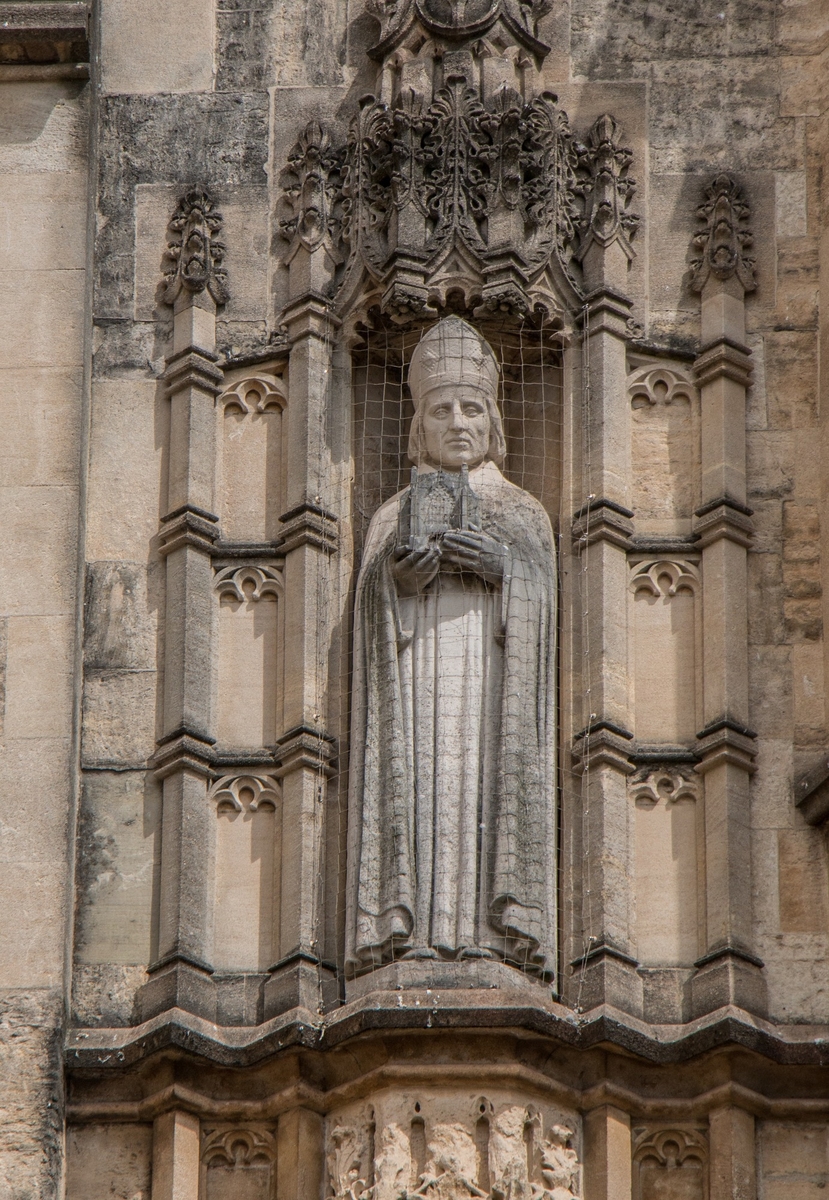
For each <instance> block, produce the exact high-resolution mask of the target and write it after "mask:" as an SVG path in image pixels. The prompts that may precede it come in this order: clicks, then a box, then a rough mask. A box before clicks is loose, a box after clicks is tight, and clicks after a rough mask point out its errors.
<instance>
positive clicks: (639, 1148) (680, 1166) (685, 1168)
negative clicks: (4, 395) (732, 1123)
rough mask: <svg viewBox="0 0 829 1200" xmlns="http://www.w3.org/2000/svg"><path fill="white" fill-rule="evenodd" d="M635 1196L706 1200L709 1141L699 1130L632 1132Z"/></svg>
mask: <svg viewBox="0 0 829 1200" xmlns="http://www.w3.org/2000/svg"><path fill="white" fill-rule="evenodd" d="M633 1176H634V1193H633V1194H634V1196H635V1197H637V1198H640V1200H645V1198H646V1197H649V1196H663V1195H664V1196H677V1197H680V1196H681V1197H683V1200H707V1197H708V1138H707V1131H706V1130H705V1129H704V1128H701V1127H698V1126H675V1127H671V1128H667V1129H657V1130H654V1129H641V1128H638V1129H634V1131H633Z"/></svg>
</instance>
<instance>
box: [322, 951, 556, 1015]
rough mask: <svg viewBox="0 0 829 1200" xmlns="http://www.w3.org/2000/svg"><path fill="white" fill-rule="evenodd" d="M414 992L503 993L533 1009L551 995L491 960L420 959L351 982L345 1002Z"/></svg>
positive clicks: (536, 982) (527, 977)
mask: <svg viewBox="0 0 829 1200" xmlns="http://www.w3.org/2000/svg"><path fill="white" fill-rule="evenodd" d="M412 988H429V989H431V990H433V991H434V990H436V989H438V988H440V989H450V988H451V989H460V990H464V989H466V990H472V989H477V988H486V989H496V988H497V989H500V990H503V991H511V992H524V993H526V994H527V996H528V998H529V999H530V1000H531V1002H532V1003H533V1004H534V1005H538V1004H544V1002H545V1000H547V999H549V997H550V995H551V993H550V988H549V986H548V985H547V984H544V983H541V982H539V980H537V979H535V978H533V976H531V975H526V974H524V973H523V972H522V971H519V970H517V969H516V968H515V967H510V966H508V965H507V964H506V963H502V962H496V961H494V960H492V959H485V958H479V959H469V960H467V961H465V962H443V961H441V960H440V959H429V958H421V959H414V960H412V961H408V962H394V963H388V964H387V965H386V966H384V967H378V968H377V970H376V971H369V972H367V973H366V974H365V975H359V976H358V977H357V978H356V979H349V980H348V982H347V983H346V985H345V998H346V1002H348V1001H351V1000H359V999H362V997H363V996H368V995H370V994H371V993H372V992H389V991H396V990H409V989H412Z"/></svg>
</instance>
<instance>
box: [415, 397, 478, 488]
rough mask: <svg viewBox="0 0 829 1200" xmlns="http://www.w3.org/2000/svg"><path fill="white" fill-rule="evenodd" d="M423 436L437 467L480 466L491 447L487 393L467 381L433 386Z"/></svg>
mask: <svg viewBox="0 0 829 1200" xmlns="http://www.w3.org/2000/svg"><path fill="white" fill-rule="evenodd" d="M422 404H423V418H422V421H423V440H424V443H425V447H426V459H427V461H428V462H429V463H431V465H432V466H433V467H445V468H446V470H448V471H459V470H460V469H461V467H463V466H467V467H477V466H479V465H480V464H481V463H482V462H483V461H484V459H485V458H486V456H487V451H488V449H489V431H490V421H489V411H488V409H487V404H486V399H485V397H484V395H483V393H482V392H481V391H480V390H479V389H478V388H475V387H468V386H465V385H464V384H454V383H453V384H445V385H443V386H441V387H436V388H433V389H432V390H431V391H430V392H429V393H428V395H427V396H425V397H424V399H423V401H422Z"/></svg>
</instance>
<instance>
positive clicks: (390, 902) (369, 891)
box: [346, 462, 556, 978]
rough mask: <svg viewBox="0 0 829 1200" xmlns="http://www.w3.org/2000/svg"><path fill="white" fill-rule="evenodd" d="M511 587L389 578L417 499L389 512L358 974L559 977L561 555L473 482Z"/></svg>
mask: <svg viewBox="0 0 829 1200" xmlns="http://www.w3.org/2000/svg"><path fill="white" fill-rule="evenodd" d="M469 483H470V486H471V487H472V488H473V490H474V491H475V493H476V494H477V495H478V497H479V498H480V509H481V525H482V529H483V532H484V533H485V534H488V535H489V536H490V537H493V538H495V540H496V541H498V542H500V543H501V544H502V545H503V546H504V547H505V548H506V551H507V554H506V563H507V565H506V573H505V576H504V579H503V583H502V585H501V586H500V587H493V586H492V585H491V584H487V583H485V582H484V580H483V579H482V578H481V577H479V576H477V575H473V574H469V573H466V572H464V573H463V574H460V573H458V572H457V571H453V570H451V569H447V568H445V567H442V568H441V570H440V572H439V575H438V576H437V578H436V579H435V580H434V581H433V582H432V583H431V584H430V585H429V586H428V587H427V588H426V589H424V591H423V592H422V593H421V594H419V595H418V596H415V597H400V596H398V593H397V589H396V586H395V581H394V576H393V573H392V568H393V565H394V553H395V547H396V545H397V540H398V512H399V509H400V505H401V504H402V502H403V501H404V500H405V498H406V495H407V492H408V489H407V490H405V491H403V492H401V493H399V494H398V495H397V496H395V497H393V498H392V499H391V500H390V501H388V502H387V503H386V504H385V505H383V506H382V508H380V509H379V510H378V512H377V513H376V514H375V516H374V518H373V520H372V523H371V526H370V529H369V534H368V539H367V541H366V546H365V552H364V556H363V563H362V567H361V570H360V575H359V579H358V585H357V596H356V608H355V633H354V677H353V711H352V737H351V768H350V784H349V797H350V798H349V835H348V843H349V844H348V879H347V894H348V896H347V917H346V921H347V925H346V966H347V970H348V972H349V973H350V974H355V973H359V972H360V971H362V970H365V969H368V968H369V967H371V966H376V965H379V964H380V963H383V962H388V961H391V960H392V959H397V958H402V957H404V956H408V957H415V956H426V957H436V956H438V957H441V958H449V959H457V958H464V957H483V956H485V957H497V958H500V959H503V960H505V961H507V962H510V963H513V964H515V965H519V966H522V967H524V968H526V969H529V970H531V971H532V972H534V973H536V974H539V975H541V976H543V977H545V978H549V977H550V976H551V975H552V973H553V970H554V962H555V941H556V938H555V930H556V899H555V897H556V892H555V875H556V821H555V748H556V728H555V625H556V622H555V606H556V574H555V551H554V546H553V538H552V530H551V528H550V522H549V519H548V517H547V514H546V513H545V511H544V509H543V508H542V507H541V505H540V504H539V503H538V502H537V501H536V500H535V499H534V498H533V497H532V496H530V495H529V494H528V493H527V492H525V491H523V490H522V489H521V488H518V487H516V486H515V485H513V484H511V483H509V482H508V481H507V480H506V479H505V478H504V476H503V475H502V474H501V472H500V471H499V470H498V468H497V466H495V464H494V463H491V462H487V463H484V464H483V465H482V466H481V467H479V468H477V469H476V470H474V471H471V472H470V474H469Z"/></svg>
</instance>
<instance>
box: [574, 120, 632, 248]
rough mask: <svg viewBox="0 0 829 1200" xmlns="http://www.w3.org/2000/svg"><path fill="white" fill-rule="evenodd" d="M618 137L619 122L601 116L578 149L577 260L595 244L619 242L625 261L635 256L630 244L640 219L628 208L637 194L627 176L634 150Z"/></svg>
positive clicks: (619, 134) (619, 131) (630, 178)
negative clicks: (580, 208)
mask: <svg viewBox="0 0 829 1200" xmlns="http://www.w3.org/2000/svg"><path fill="white" fill-rule="evenodd" d="M621 138H622V130H621V126H620V125H619V123H618V122H617V121H615V120H614V118H613V117H612V116H611V115H610V114H609V113H604V114H603V115H602V116H601V117H599V118H598V120H597V121H596V122H595V123H594V125H593V127H592V128H591V130H590V133H589V134H588V135H587V142H586V144H585V145H583V146H581V145H580V146H579V147H578V177H579V182H578V184H577V190H578V192H579V193H580V194H581V195H582V196H583V197H584V213H583V215H582V218H581V220H580V222H579V226H580V232H581V235H582V236H581V242H580V245H579V250H578V258H579V260H581V259H582V258H584V256H585V254H586V253H587V251H588V250H589V249H590V247H591V245H592V244H593V243H594V242H598V244H599V245H600V246H609V245H610V244H611V243H612V242H618V243H619V245H620V246H621V248H622V250H623V251H624V252H625V254H626V255H627V257H628V259H632V258H633V257H634V252H633V247H632V246H631V241H632V239H633V236H634V234H635V233H636V229H637V226H638V225H639V217H638V216H637V215H636V214H635V213H632V212H631V211H630V208H629V205H630V201H631V199H632V197H633V194H634V192H635V191H636V180H635V179H634V178H633V176H632V175H631V174H630V167H631V164H632V162H633V151H632V150H630V149H628V147H626V146H623V145H622V144H621Z"/></svg>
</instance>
